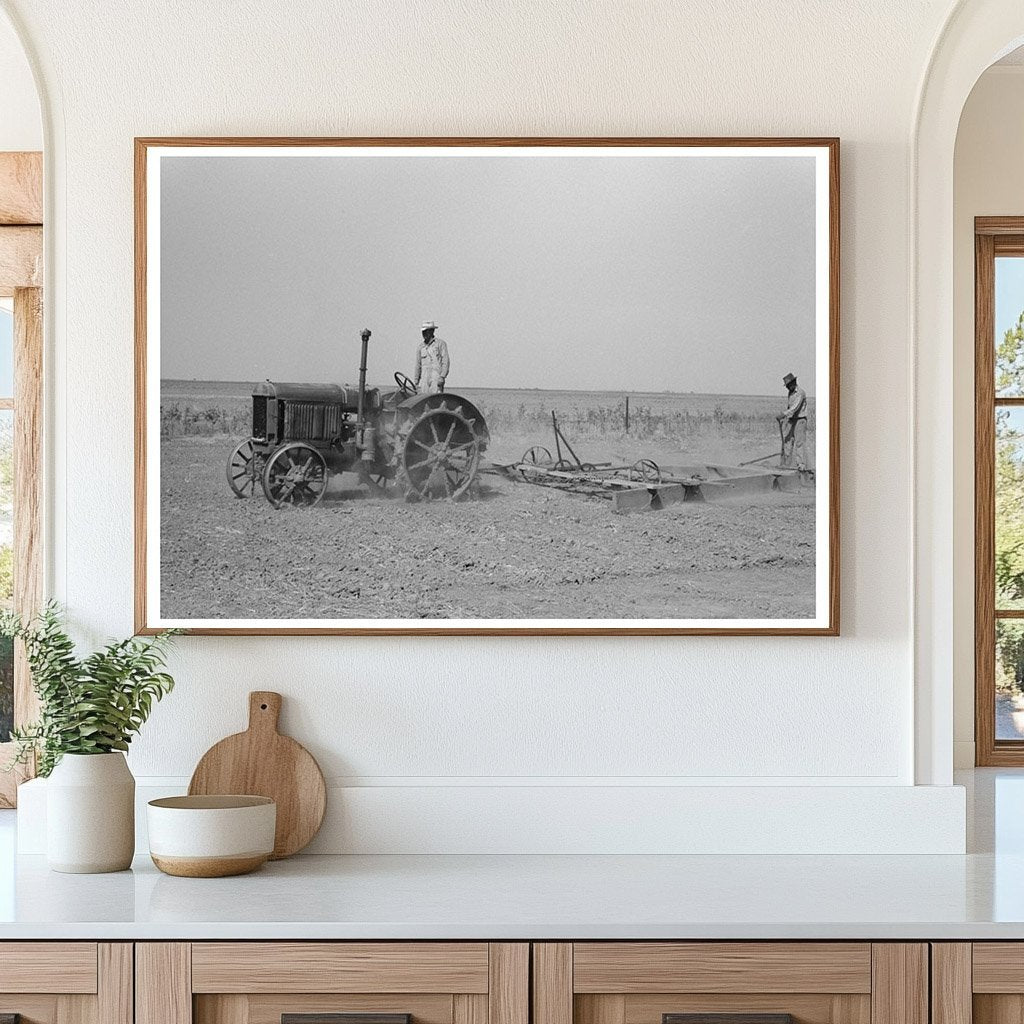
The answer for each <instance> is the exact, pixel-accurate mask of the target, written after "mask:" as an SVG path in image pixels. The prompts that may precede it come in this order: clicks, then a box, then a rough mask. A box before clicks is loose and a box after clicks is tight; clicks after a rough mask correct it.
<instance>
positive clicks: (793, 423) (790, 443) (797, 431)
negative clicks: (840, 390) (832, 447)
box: [775, 373, 807, 470]
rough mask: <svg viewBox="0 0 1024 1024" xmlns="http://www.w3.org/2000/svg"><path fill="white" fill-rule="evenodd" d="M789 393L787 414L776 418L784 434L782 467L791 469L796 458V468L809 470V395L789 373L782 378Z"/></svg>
mask: <svg viewBox="0 0 1024 1024" xmlns="http://www.w3.org/2000/svg"><path fill="white" fill-rule="evenodd" d="M782 383H783V384H785V385H786V390H787V391H788V392H789V403H788V404H787V406H786V411H785V412H780V413H779V415H778V416H776V417H775V418H776V419H777V420H778V421H779V429H780V432H781V433H782V465H783V466H784V467H787V468H790V467H792V465H793V457H794V456H795V457H796V468H797V469H799V470H805V469H807V393H806V392H805V391H804V389H803V388H802V387H799V386H798V385H797V382H796V377H795V376H794V375H793V374H791V373H787V374H786V376H785V377H783V378H782Z"/></svg>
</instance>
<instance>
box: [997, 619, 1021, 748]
mask: <svg viewBox="0 0 1024 1024" xmlns="http://www.w3.org/2000/svg"><path fill="white" fill-rule="evenodd" d="M996 739H997V740H1022V739H1024V622H1022V621H1021V620H1020V619H997V620H996Z"/></svg>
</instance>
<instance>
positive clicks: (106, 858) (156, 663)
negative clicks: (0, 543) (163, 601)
mask: <svg viewBox="0 0 1024 1024" xmlns="http://www.w3.org/2000/svg"><path fill="white" fill-rule="evenodd" d="M175 632H177V631H174V630H172V631H169V632H167V633H161V634H160V635H158V636H154V637H145V638H143V637H130V638H128V639H127V640H119V641H112V642H111V643H109V644H107V645H106V646H105V647H103V648H101V649H100V650H98V651H94V652H93V653H92V654H89V655H87V656H85V657H84V658H79V657H78V656H77V655H76V654H75V646H74V643H73V642H72V640H71V638H70V637H69V636H68V634H67V631H66V629H65V628H64V625H63V623H62V621H61V614H60V611H59V609H58V607H57V605H56V604H54V603H52V602H51V603H50V604H48V605H47V606H46V608H45V609H44V610H43V611H42V612H41V613H40V614H39V616H38V617H37V618H35V619H33V620H31V621H29V622H27V623H26V622H23V621H22V620H21V619H20V618H19V617H18V616H17V615H16V614H15V613H14V612H10V611H5V612H2V613H0V635H3V636H7V637H11V638H13V639H15V640H20V641H22V643H24V645H25V653H26V657H27V660H28V666H29V670H30V671H31V674H32V687H33V689H34V690H35V692H36V694H37V695H38V697H39V705H40V712H39V719H38V721H36V722H33V723H32V724H30V725H27V726H25V727H23V728H21V729H15V730H14V731H13V732H12V734H11V735H12V739H13V740H14V742H15V744H16V745H17V755H16V757H15V760H14V762H13V764H18V763H23V762H25V761H27V760H28V759H29V758H31V757H35V759H36V769H37V774H39V775H41V776H44V777H48V779H49V781H48V783H47V799H46V805H47V806H46V846H47V861H48V863H49V865H50V867H51V868H52V869H53V870H54V871H69V872H101V871H122V870H124V869H125V868H127V867H129V865H130V864H131V861H132V856H133V855H134V852H135V779H134V778H133V777H132V774H131V771H129V769H128V764H127V762H126V761H125V758H124V752H125V751H126V750H127V749H128V744H129V743H131V740H132V737H133V735H134V734H135V733H136V732H138V731H139V729H140V728H141V727H142V725H143V723H144V722H145V721H146V719H147V718H149V715H150V712H151V711H152V709H153V703H154V701H159V700H161V699H162V698H163V697H164V696H165V695H166V694H168V693H170V691H171V689H172V688H173V687H174V680H173V679H172V678H171V677H170V676H169V675H168V674H167V673H166V672H164V671H161V670H162V668H163V666H164V664H165V660H166V656H167V649H168V644H169V642H170V640H171V638H172V637H173V636H174V634H175ZM12 767H13V765H12Z"/></svg>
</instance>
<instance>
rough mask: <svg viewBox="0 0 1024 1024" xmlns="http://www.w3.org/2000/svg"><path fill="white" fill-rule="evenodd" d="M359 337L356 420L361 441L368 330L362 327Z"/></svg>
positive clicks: (368, 339)
mask: <svg viewBox="0 0 1024 1024" xmlns="http://www.w3.org/2000/svg"><path fill="white" fill-rule="evenodd" d="M359 337H360V338H362V339H363V351H362V354H361V356H360V357H359V405H358V406H357V409H356V419H357V420H358V422H359V436H360V439H361V438H362V434H363V412H364V408H365V405H366V350H367V348H368V347H369V344H370V328H369V327H364V328H363V329H362V330H361V331H360V332H359Z"/></svg>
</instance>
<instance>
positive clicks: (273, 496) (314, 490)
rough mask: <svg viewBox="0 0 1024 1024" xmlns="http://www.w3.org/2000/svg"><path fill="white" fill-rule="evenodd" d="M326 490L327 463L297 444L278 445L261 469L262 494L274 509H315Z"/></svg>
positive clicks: (305, 446) (297, 442) (311, 450)
mask: <svg viewBox="0 0 1024 1024" xmlns="http://www.w3.org/2000/svg"><path fill="white" fill-rule="evenodd" d="M326 490H327V463H326V462H325V461H324V457H323V456H322V455H321V454H320V453H319V452H318V451H317V450H316V449H315V448H310V446H309V445H307V444H302V443H301V442H299V441H293V442H291V443H290V444H285V445H282V446H281V447H280V448H278V449H277V451H276V452H274V454H273V455H271V456H270V458H269V459H267V464H266V466H264V467H263V493H264V494H265V495H266V496H267V501H269V502H270V504H271V505H273V506H274V508H280V507H281V506H282V505H294V506H303V505H305V506H309V505H315V504H316V503H317V502H318V501H319V500H320V499H321V498H322V497H323V496H324V491H326Z"/></svg>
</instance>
